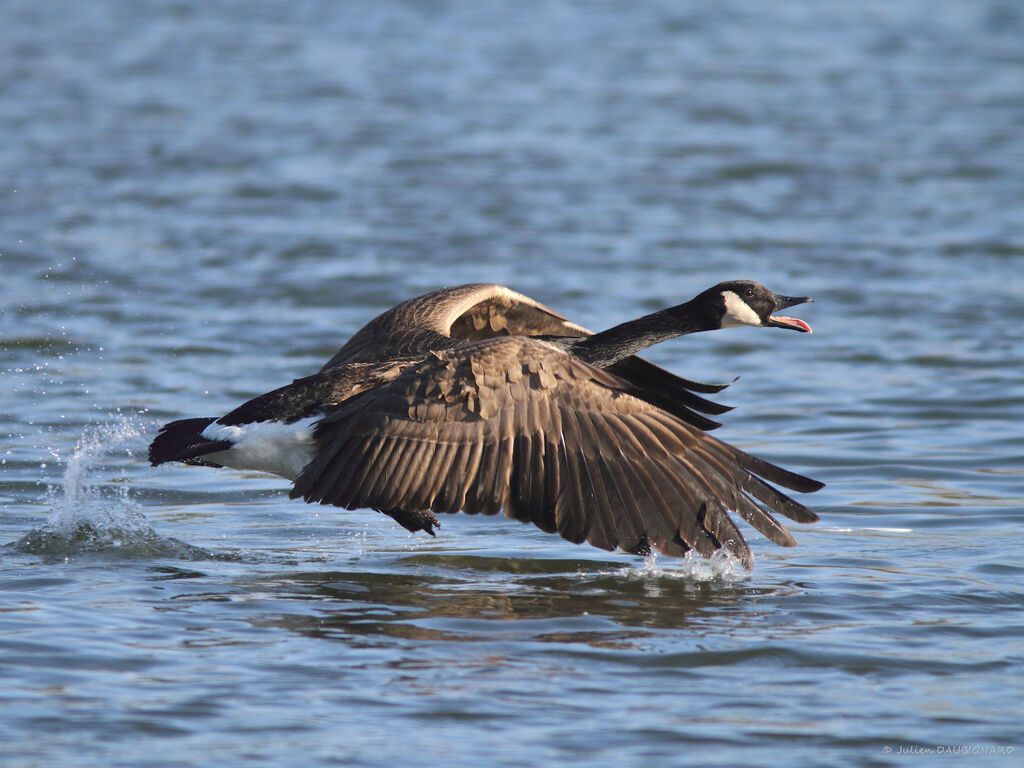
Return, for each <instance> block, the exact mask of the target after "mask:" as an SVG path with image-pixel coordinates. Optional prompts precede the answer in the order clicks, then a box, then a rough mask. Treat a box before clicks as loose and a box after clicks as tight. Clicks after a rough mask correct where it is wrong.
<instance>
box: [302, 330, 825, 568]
mask: <svg viewBox="0 0 1024 768" xmlns="http://www.w3.org/2000/svg"><path fill="white" fill-rule="evenodd" d="M629 388H630V385H629V383H628V382H625V381H623V380H622V379H619V378H617V377H616V376H613V375H612V374H610V373H607V372H605V371H602V370H599V369H597V368H594V367H592V366H590V365H587V364H586V363H583V362H582V361H580V360H577V359H575V358H572V357H570V356H568V355H566V354H564V353H562V352H560V351H558V350H556V349H553V348H552V347H549V346H548V345H546V344H543V343H542V342H539V341H535V340H532V339H527V338H522V337H513V338H504V339H493V340H488V341H482V342H478V343H475V344H467V345H463V346H461V347H459V348H457V349H453V350H448V351H444V352H440V353H437V354H435V355H432V356H431V357H430V358H429V359H427V360H425V361H424V362H422V363H420V364H419V365H417V366H414V367H412V368H410V369H408V370H407V371H405V372H404V373H403V374H401V375H400V376H398V377H397V378H396V379H395V380H394V381H392V382H390V383H388V384H385V385H383V386H381V387H379V388H377V389H374V390H372V391H369V392H366V393H363V394H361V395H358V396H356V397H355V398H353V399H351V400H349V401H347V402H346V403H344V404H343V405H342V406H341V407H340V408H339V409H338V410H337V411H335V412H333V413H331V414H329V415H328V416H326V417H325V418H324V419H323V420H322V421H321V423H320V425H319V427H318V429H317V433H316V441H317V451H318V453H317V458H315V459H314V460H313V461H312V462H310V464H309V465H308V466H307V467H306V468H305V470H304V471H303V473H302V474H301V475H300V476H299V478H298V480H296V483H295V488H294V489H293V491H292V496H293V497H296V496H301V497H302V498H304V499H305V500H306V501H310V502H320V503H324V504H335V505H337V506H343V507H347V508H349V509H356V508H359V507H371V508H374V509H379V510H388V509H396V508H397V509H404V510H422V509H431V510H433V511H435V512H457V511H459V510H464V511H466V512H469V513H471V514H476V513H483V514H494V513H496V512H498V511H499V510H501V509H504V510H505V514H506V515H508V516H509V517H513V518H516V519H518V520H523V521H530V522H533V523H535V524H536V525H537V526H538V527H540V528H541V529H543V530H545V531H549V532H558V533H559V534H561V535H562V536H563V537H565V538H566V539H568V540H570V541H573V542H582V541H588V542H590V543H591V544H593V545H595V546H597V547H601V548H603V549H609V550H610V549H614V548H616V547H621V548H622V549H625V550H627V551H631V552H644V551H648V550H649V548H650V547H654V548H655V549H657V550H659V551H660V552H664V553H666V554H672V555H680V554H682V553H684V552H685V551H686V550H688V549H691V548H692V549H696V550H697V551H698V552H699V553H701V554H702V555H705V556H706V555H710V554H711V553H712V552H714V551H715V550H716V549H718V548H720V547H723V546H724V547H726V548H727V549H729V550H730V551H732V552H733V553H734V554H735V555H736V556H737V557H738V558H739V559H740V560H741V561H742V562H743V563H744V564H745V565H747V566H748V567H749V564H750V551H749V549H748V547H747V544H746V542H745V541H744V540H743V536H742V535H741V534H740V532H739V530H738V529H737V528H736V526H735V525H734V523H733V522H732V520H731V519H730V518H729V516H728V514H727V510H729V509H731V510H735V511H736V512H738V513H739V514H740V516H742V517H743V518H744V519H746V520H747V521H748V522H750V523H751V524H752V525H753V526H754V527H755V528H756V529H757V530H758V531H760V532H762V533H763V534H764V535H765V536H767V537H768V538H769V539H771V540H772V541H774V542H775V543H777V544H781V545H783V546H793V545H794V544H795V541H794V540H793V538H792V537H791V536H790V534H789V533H788V532H787V531H786V530H785V529H784V528H783V527H782V526H781V525H780V524H779V523H778V521H776V519H775V518H774V517H773V516H772V514H771V512H772V511H775V512H780V513H782V514H784V515H787V516H789V517H791V518H793V519H796V520H799V521H801V522H809V521H812V520H815V519H817V516H816V515H815V514H814V513H813V512H811V511H810V510H808V509H807V508H806V507H803V506H802V505H800V504H798V503H797V502H795V501H793V500H792V499H789V498H788V497H786V496H785V495H783V494H782V493H780V492H779V491H777V490H776V489H774V488H772V487H771V486H769V485H768V484H767V483H765V482H764V481H763V480H762V479H760V478H758V477H756V476H755V474H752V473H757V474H760V475H762V476H763V477H765V478H768V479H770V480H772V481H774V482H778V483H780V484H783V485H786V486H787V487H790V488H794V489H796V490H803V491H807V490H816V489H817V488H819V487H821V484H820V483H817V482H816V481H813V480H809V479H807V478H803V477H801V476H799V475H794V474H792V473H789V472H786V471H785V470H782V469H780V468H778V467H775V466H773V465H771V464H768V463H767V462H763V461H761V460H759V459H755V458H754V457H751V456H747V455H746V454H744V453H743V452H741V451H738V450H737V449H735V448H732V447H731V446H729V445H726V444H725V443H722V442H721V441H719V440H716V439H715V438H713V437H710V436H709V435H706V434H704V433H703V432H701V431H700V430H698V429H695V428H694V427H691V426H689V425H687V424H685V423H684V422H682V421H680V420H679V419H677V418H676V417H674V416H672V415H671V414H668V413H666V412H665V411H662V410H660V409H659V408H656V407H655V406H652V405H651V404H649V403H647V402H644V401H643V400H640V399H638V398H636V397H633V396H632V395H630V394H629V393H628V389H629Z"/></svg>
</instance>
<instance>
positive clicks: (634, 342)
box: [572, 299, 721, 368]
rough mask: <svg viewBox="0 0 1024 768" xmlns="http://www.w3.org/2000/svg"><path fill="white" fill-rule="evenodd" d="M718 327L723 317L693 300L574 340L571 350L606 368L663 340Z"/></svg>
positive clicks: (586, 359)
mask: <svg viewBox="0 0 1024 768" xmlns="http://www.w3.org/2000/svg"><path fill="white" fill-rule="evenodd" d="M719 327H721V318H720V317H718V316H717V315H716V314H715V312H713V311H712V310H711V309H709V308H708V306H707V305H706V304H705V303H703V302H702V303H697V300H696V299H694V300H693V301H688V302H686V303H685V304H680V305H678V306H675V307H670V308H669V309H663V310H661V311H660V312H655V313H653V314H650V315H644V316H643V317H640V318H637V319H636V320H629V321H628V322H625V323H622V324H621V325H616V326H615V327H614V328H609V329H608V330H607V331H601V333H595V334H594V335H593V336H588V337H586V338H584V339H579V340H577V341H575V342H574V343H573V345H572V353H573V354H574V355H575V356H576V357H578V358H580V359H581V360H585V361H586V362H588V363H590V364H591V365H596V366H597V367H599V368H607V367H608V366H611V365H615V363H617V362H619V361H620V360H625V359H626V358H627V357H629V356H630V355H635V354H637V353H638V352H642V351H643V350H645V349H647V348H648V347H650V346H652V345H654V344H658V343H660V342H662V341H667V340H668V339H674V338H675V337H676V336H683V335H685V334H687V333H697V332H698V331H713V330H715V329H717V328H719Z"/></svg>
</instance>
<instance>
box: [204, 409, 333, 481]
mask: <svg viewBox="0 0 1024 768" xmlns="http://www.w3.org/2000/svg"><path fill="white" fill-rule="evenodd" d="M319 420H320V417H319V416H311V417H310V418H308V419H301V420H299V421H296V422H292V423H291V424H284V423H283V422H280V421H256V422H253V423H252V424H233V425H231V426H225V425H224V424H218V423H217V422H216V421H215V422H213V424H211V425H210V426H208V427H207V428H206V429H204V430H203V437H205V438H206V439H207V440H227V441H229V442H230V443H232V446H231V448H230V449H228V450H226V451H219V452H217V453H211V454H208V455H206V456H204V457H203V458H204V459H209V460H210V461H214V462H216V463H218V464H223V465H224V466H225V467H231V468H232V469H255V470H258V471H260V472H269V473H270V474H272V475H280V476H281V477H285V478H287V479H289V480H294V479H295V478H297V477H298V476H299V473H300V472H301V471H302V469H303V467H305V466H306V465H307V464H308V463H309V462H310V461H311V460H312V459H313V453H314V447H315V446H314V445H313V425H314V424H316V423H317V422H318V421H319Z"/></svg>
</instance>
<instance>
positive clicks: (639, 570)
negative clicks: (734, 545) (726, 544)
mask: <svg viewBox="0 0 1024 768" xmlns="http://www.w3.org/2000/svg"><path fill="white" fill-rule="evenodd" d="M666 562H667V563H668V564H669V565H668V567H662V566H660V565H659V564H658V553H657V552H652V553H651V554H649V555H648V556H647V557H645V558H644V562H643V564H642V565H639V566H636V567H633V568H630V569H629V571H628V575H629V577H630V578H633V579H641V580H644V581H648V580H655V579H679V580H680V581H685V582H690V583H694V584H701V583H705V582H712V581H714V582H718V583H722V584H735V583H737V582H740V581H744V580H745V579H746V578H747V577H748V576H749V575H750V573H749V572H748V571H747V570H746V569H745V568H744V567H743V564H742V563H740V561H739V560H738V559H737V558H736V557H735V556H734V555H733V554H732V553H731V552H729V551H728V550H726V549H725V548H722V549H719V550H718V551H716V552H714V553H713V554H712V555H711V557H709V558H703V557H701V556H699V555H696V554H694V552H693V551H690V552H687V553H686V554H685V555H683V557H681V558H678V559H677V558H672V559H670V560H668V561H666Z"/></svg>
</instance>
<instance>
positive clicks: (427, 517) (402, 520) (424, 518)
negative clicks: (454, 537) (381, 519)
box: [380, 509, 441, 536]
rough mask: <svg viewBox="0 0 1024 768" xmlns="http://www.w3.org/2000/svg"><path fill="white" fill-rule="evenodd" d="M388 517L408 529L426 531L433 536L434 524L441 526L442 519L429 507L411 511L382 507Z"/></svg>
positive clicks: (414, 531)
mask: <svg viewBox="0 0 1024 768" xmlns="http://www.w3.org/2000/svg"><path fill="white" fill-rule="evenodd" d="M380 511H381V512H383V513H384V514H385V515H387V516H388V517H390V518H392V519H393V520H394V521H395V522H396V523H398V524H399V525H400V526H402V527H403V528H405V529H406V530H407V531H412V532H413V533H416V531H426V532H427V533H429V534H430V535H431V536H433V535H434V526H435V525H436V526H437V527H438V528H440V527H441V521H440V520H438V519H437V515H435V514H434V513H433V512H431V511H430V510H429V509H418V510H415V511H409V510H406V509H382V510H380Z"/></svg>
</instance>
